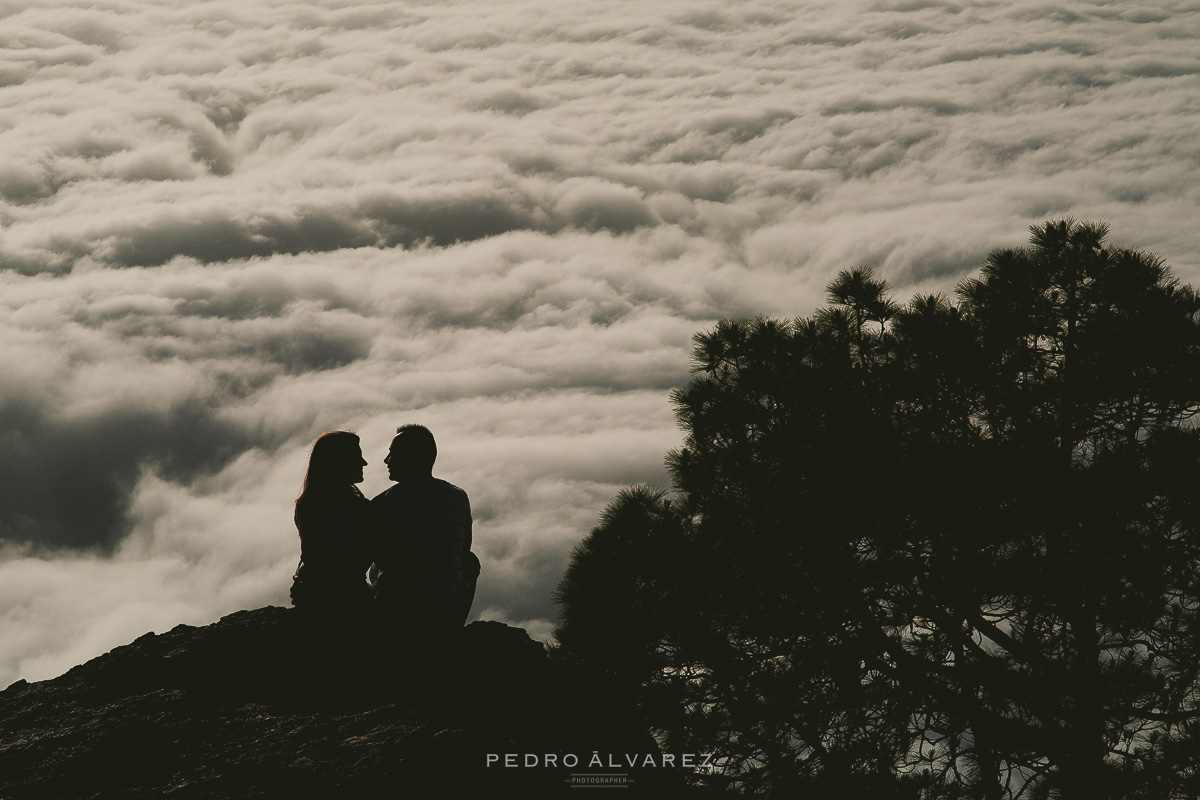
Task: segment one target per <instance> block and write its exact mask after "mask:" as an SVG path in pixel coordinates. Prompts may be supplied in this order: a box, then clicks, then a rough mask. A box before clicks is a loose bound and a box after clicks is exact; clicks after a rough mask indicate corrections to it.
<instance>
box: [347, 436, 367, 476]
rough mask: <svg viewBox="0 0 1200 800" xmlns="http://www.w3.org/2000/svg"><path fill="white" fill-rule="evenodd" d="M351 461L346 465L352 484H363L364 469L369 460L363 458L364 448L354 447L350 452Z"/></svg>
mask: <svg viewBox="0 0 1200 800" xmlns="http://www.w3.org/2000/svg"><path fill="white" fill-rule="evenodd" d="M349 456H350V460H349V461H348V462H347V464H346V468H347V469H348V470H349V472H350V482H351V483H362V482H363V467H365V466H366V465H367V460H366V459H365V458H363V454H362V447H361V446H360V445H357V444H356V445H354V447H353V449H351V450H350V452H349Z"/></svg>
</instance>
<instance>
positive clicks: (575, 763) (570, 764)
mask: <svg viewBox="0 0 1200 800" xmlns="http://www.w3.org/2000/svg"><path fill="white" fill-rule="evenodd" d="M568 758H569V759H571V760H570V761H569V762H568V761H567V759H568ZM563 766H564V767H566V768H567V769H575V768H576V767H578V766H579V756H577V755H575V754H574V753H567V754H566V755H565V756H563Z"/></svg>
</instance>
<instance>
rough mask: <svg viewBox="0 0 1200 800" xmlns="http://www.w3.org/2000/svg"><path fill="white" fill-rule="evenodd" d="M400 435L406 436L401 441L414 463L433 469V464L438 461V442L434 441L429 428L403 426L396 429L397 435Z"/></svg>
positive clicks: (411, 425) (410, 425)
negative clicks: (426, 465)
mask: <svg viewBox="0 0 1200 800" xmlns="http://www.w3.org/2000/svg"><path fill="white" fill-rule="evenodd" d="M400 434H404V438H403V439H401V441H402V442H403V443H404V450H405V452H406V453H407V454H408V455H409V456H410V457H411V460H412V461H413V463H418V464H428V465H429V466H430V467H432V466H433V462H434V461H436V460H437V442H435V441H434V440H433V433H431V432H430V430H429V428H426V427H425V426H424V425H415V424H409V425H401V426H400V427H399V428H396V435H397V436H399V435H400Z"/></svg>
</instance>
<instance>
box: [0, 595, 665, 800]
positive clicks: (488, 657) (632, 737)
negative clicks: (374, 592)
mask: <svg viewBox="0 0 1200 800" xmlns="http://www.w3.org/2000/svg"><path fill="white" fill-rule="evenodd" d="M506 756H508V758H506ZM547 756H553V758H552V759H550V758H547ZM647 756H650V757H651V758H650V759H649V761H650V762H652V763H651V764H648V763H647V758H646V757H647ZM572 757H573V758H574V759H576V760H577V761H576V764H575V766H574V767H570V766H564V763H566V764H570V762H571V761H572ZM597 757H599V758H600V760H601V761H603V762H604V764H603V766H600V767H597V766H596V764H597V762H596V758H597ZM630 757H633V758H634V760H636V761H637V762H638V764H639V766H637V767H635V768H630V767H629V766H628V760H629V758H630ZM551 761H552V762H553V763H551V765H549V766H547V762H551ZM506 763H507V764H508V766H505V764H506ZM614 764H616V765H618V766H615V767H614V766H613V765H614ZM682 772H683V770H682V769H681V768H680V766H679V765H676V766H675V767H674V768H672V767H664V766H662V759H661V754H659V751H658V749H657V747H656V746H655V744H654V741H653V739H652V738H651V737H649V736H648V735H647V734H646V733H645V731H644V729H642V728H640V726H639V725H638V724H637V722H636V717H635V715H634V714H633V712H632V709H631V708H630V707H629V705H628V703H626V702H624V701H623V700H622V698H619V697H616V696H614V695H613V694H612V693H611V692H606V691H604V689H603V688H602V687H597V686H589V685H583V684H582V682H581V681H579V680H577V679H575V678H573V677H572V675H571V674H570V672H569V671H568V670H566V668H564V667H563V666H562V665H559V664H556V663H554V662H552V661H551V660H550V659H548V658H547V656H546V652H545V650H544V648H543V647H542V645H541V644H539V643H538V642H535V641H533V640H532V639H530V638H529V636H528V635H527V634H526V633H525V631H523V630H521V629H519V628H511V627H508V626H506V625H503V624H501V623H497V622H476V623H472V624H471V625H469V626H467V628H466V629H464V630H463V631H462V633H461V635H460V636H458V637H456V638H454V639H452V640H450V641H444V642H437V641H433V640H431V639H429V638H428V637H426V636H421V635H418V634H415V633H414V634H412V635H410V636H409V637H408V638H406V639H405V638H404V637H399V638H397V637H392V638H391V640H390V642H389V645H388V646H385V645H383V644H381V637H380V636H379V635H378V634H377V633H376V632H375V631H374V630H371V629H367V628H362V629H359V630H353V629H348V628H346V627H345V626H344V625H335V626H320V625H317V626H314V625H313V624H311V623H308V622H306V621H304V620H302V619H300V618H298V617H297V614H296V612H295V611H294V610H293V609H284V608H274V607H268V608H260V609H256V610H253V611H241V612H238V613H236V614H232V615H230V616H228V617H225V618H224V619H222V620H220V621H219V622H216V623H214V624H212V625H209V626H206V627H200V628H195V627H190V626H185V625H180V626H178V627H176V628H175V629H173V630H171V631H169V632H168V633H165V634H160V635H154V634H147V635H145V636H142V637H141V638H139V639H137V640H135V641H134V642H132V643H131V644H128V645H125V646H124V647H118V648H116V649H115V650H113V651H111V652H110V653H107V654H105V655H103V656H100V657H99V658H96V659H93V660H92V661H89V662H88V663H86V664H83V665H81V666H78V667H75V668H74V669H72V670H70V671H69V672H67V673H66V674H65V675H63V676H61V677H59V678H56V679H54V680H50V681H43V682H39V683H32V684H30V683H25V682H24V681H18V682H17V683H15V684H13V685H12V686H10V687H9V688H8V689H7V690H5V691H4V692H0V798H3V799H4V800H23V799H24V798H54V799H55V800H70V799H71V798H105V799H106V800H107V799H108V798H160V797H167V798H199V797H205V798H216V797H228V798H275V797H279V798H284V797H291V798H309V797H314V798H320V797H331V798H333V797H350V796H359V795H360V793H363V792H366V793H367V794H366V795H362V796H366V797H371V798H373V799H377V798H392V797H396V798H399V797H469V796H480V797H488V796H502V797H578V796H584V797H594V796H595V795H596V794H599V795H600V796H601V797H616V798H622V797H632V796H640V797H656V798H657V797H674V796H682V795H683V794H684V791H683V785H684V782H683V780H682V774H681V773H682Z"/></svg>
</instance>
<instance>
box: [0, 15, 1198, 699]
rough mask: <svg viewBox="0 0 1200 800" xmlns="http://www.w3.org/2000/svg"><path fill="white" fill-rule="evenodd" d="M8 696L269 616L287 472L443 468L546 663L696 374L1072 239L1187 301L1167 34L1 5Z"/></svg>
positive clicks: (0, 395) (1176, 114) (1194, 204)
mask: <svg viewBox="0 0 1200 800" xmlns="http://www.w3.org/2000/svg"><path fill="white" fill-rule="evenodd" d="M0 19H2V20H3V25H2V26H0V40H3V43H4V46H3V49H2V50H0V286H2V287H3V288H2V294H0V369H2V370H3V372H2V374H3V375H4V380H3V382H2V383H0V442H2V443H3V446H2V447H0V479H2V484H0V485H3V487H4V488H3V491H2V492H0V687H3V686H6V685H8V684H9V683H11V682H12V681H13V680H16V679H17V678H26V679H30V680H37V679H43V678H49V677H53V676H54V675H57V674H59V673H61V672H63V671H64V670H66V669H68V668H70V667H71V666H73V665H74V664H77V663H80V662H82V661H84V660H86V659H88V658H91V657H94V656H96V655H98V654H100V653H102V652H104V651H106V650H108V649H110V648H112V647H114V646H117V645H120V644H124V643H126V642H128V641H130V640H132V639H133V638H135V637H136V636H138V635H140V634H142V633H144V632H146V631H148V630H156V631H163V630H167V629H169V628H171V627H173V626H175V625H176V624H179V623H187V624H206V623H208V622H212V621H214V620H216V619H217V618H218V617H220V616H222V615H224V614H227V613H230V612H233V611H235V610H238V609H242V608H254V607H258V606H262V605H266V604H278V605H286V604H287V602H288V587H289V584H290V579H291V574H292V570H293V569H294V568H295V564H296V560H297V558H298V553H299V545H298V541H297V538H296V533H295V529H294V526H293V524H292V520H291V513H292V502H293V500H294V498H295V495H296V493H297V492H298V490H299V485H300V480H301V478H302V476H303V471H304V467H305V462H306V456H307V448H308V447H309V446H310V444H311V442H312V440H313V439H314V438H315V437H316V436H317V435H318V434H320V433H321V432H323V431H325V430H329V429H337V428H353V429H355V430H357V431H358V433H359V434H360V436H361V437H362V442H363V449H364V453H365V456H366V459H367V461H368V462H369V466H368V467H367V468H366V481H365V483H364V484H363V486H362V488H363V491H364V492H365V493H366V494H368V495H373V494H375V493H377V492H379V491H381V490H383V489H384V488H386V486H387V485H388V481H387V478H386V474H385V470H384V468H383V462H382V458H383V455H384V453H385V452H386V449H387V445H388V441H389V440H390V437H391V434H392V432H393V431H394V430H395V428H396V426H397V425H400V424H403V423H408V422H419V423H423V424H425V425H427V426H429V427H430V428H431V429H432V430H433V432H434V434H435V435H436V436H437V439H438V444H439V450H440V457H439V460H438V464H437V467H436V469H435V474H437V475H438V476H439V477H443V478H446V479H447V480H450V481H452V482H453V483H456V484H457V485H459V486H462V487H463V488H464V489H466V490H467V492H468V493H469V495H470V497H471V501H472V506H473V510H474V514H475V548H474V549H475V550H476V552H477V553H479V555H480V557H481V559H482V561H483V574H482V576H481V578H480V586H479V593H478V596H477V598H476V601H475V608H474V613H473V615H472V616H473V618H478V617H484V618H489V619H499V620H501V621H504V622H509V623H512V624H516V625H521V626H523V627H526V628H528V629H529V631H530V633H531V634H532V635H534V636H536V637H538V638H543V639H544V638H546V637H548V636H549V635H550V632H551V630H552V628H553V626H554V614H555V610H554V607H553V603H552V602H551V592H552V590H553V588H554V586H555V584H556V583H557V582H558V579H559V577H560V576H561V574H562V571H563V569H564V568H565V566H566V563H567V560H568V558H569V555H570V551H571V548H572V546H573V545H574V544H575V543H577V542H578V541H579V539H580V538H581V537H582V536H583V535H584V534H586V533H587V531H588V530H589V529H590V528H591V527H592V526H593V525H595V524H596V522H597V519H598V515H599V513H600V511H601V509H602V508H603V507H604V505H605V504H606V503H607V502H608V501H610V500H611V499H612V498H613V497H614V496H615V494H616V492H617V491H618V490H620V489H621V488H623V487H625V486H627V485H631V484H636V483H642V482H648V483H654V484H658V485H666V484H667V475H666V472H665V470H664V468H663V464H662V459H663V455H664V454H665V452H666V451H667V450H668V449H670V448H671V447H674V446H676V445H678V443H679V441H680V433H679V431H678V430H677V428H676V426H675V422H674V418H673V416H672V413H671V408H670V403H669V398H668V394H669V392H670V390H671V389H672V388H673V387H676V386H680V385H682V384H683V383H684V382H685V381H686V380H687V379H688V374H689V373H688V369H689V361H688V357H689V352H690V349H691V337H692V335H693V334H694V333H695V332H696V331H698V330H702V329H705V328H707V327H710V326H711V325H713V324H714V323H715V322H716V321H717V320H718V319H721V318H724V317H742V316H753V315H757V314H765V315H776V316H783V317H794V316H797V315H801V314H808V313H811V312H812V311H813V310H814V309H815V308H816V307H817V306H819V305H820V304H821V303H822V302H823V301H824V287H825V285H826V283H827V282H828V281H829V280H830V279H831V278H832V277H833V275H834V274H835V273H836V272H837V270H839V269H842V268H845V267H850V266H856V265H861V264H869V265H873V266H874V267H875V268H876V271H877V274H878V275H879V276H880V277H883V278H885V279H887V280H888V281H889V282H890V283H891V284H892V285H893V287H894V288H895V290H896V295H897V297H898V299H900V300H906V299H907V298H908V297H909V296H911V295H912V294H913V293H914V292H917V291H952V289H953V287H954V285H955V283H956V282H957V281H959V280H960V279H962V278H963V277H965V276H967V275H969V274H970V273H971V272H972V271H973V270H974V269H976V268H977V267H978V265H979V264H980V263H981V262H982V261H983V259H984V258H985V256H986V254H987V253H988V251H990V250H992V249H994V248H997V247H1003V246H1015V245H1022V244H1024V243H1026V241H1027V239H1028V227H1029V226H1030V225H1032V224H1036V223H1040V222H1042V221H1044V220H1047V219H1053V218H1059V217H1064V216H1070V217H1074V218H1077V219H1086V220H1104V221H1106V222H1108V223H1109V224H1110V225H1111V227H1112V235H1111V242H1112V243H1113V244H1116V245H1122V246H1128V247H1135V248H1144V249H1149V250H1153V251H1155V252H1157V253H1158V254H1159V255H1161V256H1162V257H1163V258H1164V259H1165V260H1166V261H1167V263H1169V264H1170V265H1172V267H1173V268H1174V270H1175V273H1176V275H1177V276H1178V277H1180V278H1181V279H1183V280H1185V281H1188V282H1191V283H1193V284H1195V283H1200V255H1198V253H1200V248H1198V245H1200V224H1198V221H1200V213H1198V212H1200V140H1198V138H1197V136H1196V134H1195V131H1196V130H1197V128H1198V127H1200V125H1198V122H1200V119H1198V118H1200V51H1198V49H1197V48H1196V41H1197V39H1198V37H1200V4H1198V3H1195V2H1166V3H1159V4H1156V5H1155V6H1152V7H1151V6H1146V5H1144V4H1141V3H1135V2H1109V3H1104V2H1066V3H1060V4H1055V5H1054V7H1053V8H1048V7H1046V6H1045V5H1044V4H1040V3H1034V2H1016V3H999V2H972V1H970V0H961V1H960V0H896V1H895V2H857V3H835V2H769V1H767V0H763V1H762V2H760V1H759V0H750V1H749V2H743V3H738V4H728V3H709V2H682V1H678V0H677V1H674V2H672V1H671V0H668V2H666V3H660V4H656V5H654V6H652V7H651V6H636V5H629V4H627V3H617V2H615V0H591V1H590V2H579V3H560V2H545V0H534V1H533V2H488V3H481V2H458V3H448V4H446V3H443V4H437V5H416V4H407V3H379V4H355V3H350V2H326V3H318V2H313V3H296V2H286V3H285V2H266V1H265V0H248V1H247V2H243V3H238V4H230V3H225V2H177V3H165V2H154V3H149V2H145V3H142V2H135V1H134V0H101V1H100V2H88V3H73V2H36V3H32V4H30V3H20V2H3V0H0Z"/></svg>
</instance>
